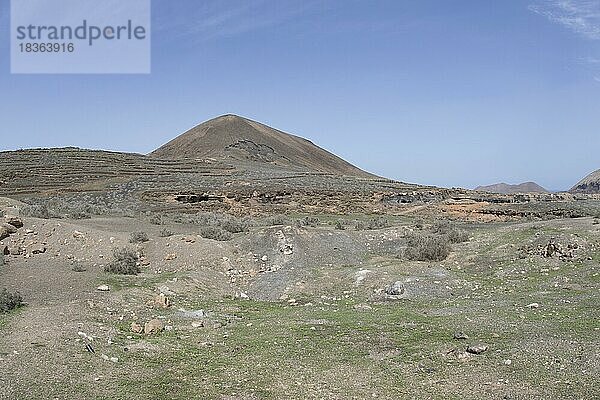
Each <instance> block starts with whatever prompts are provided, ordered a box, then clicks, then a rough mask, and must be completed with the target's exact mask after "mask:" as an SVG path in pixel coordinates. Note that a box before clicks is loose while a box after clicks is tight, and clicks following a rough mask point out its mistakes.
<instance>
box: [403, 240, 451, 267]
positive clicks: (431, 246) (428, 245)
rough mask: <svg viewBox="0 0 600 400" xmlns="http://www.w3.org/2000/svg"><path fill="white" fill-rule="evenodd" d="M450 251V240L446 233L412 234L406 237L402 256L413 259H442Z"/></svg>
mask: <svg viewBox="0 0 600 400" xmlns="http://www.w3.org/2000/svg"><path fill="white" fill-rule="evenodd" d="M450 251H451V247H450V240H449V239H448V237H447V236H446V235H416V234H413V235H411V236H409V237H408V247H407V248H406V250H405V252H404V256H405V257H406V258H407V259H409V260H413V261H443V260H445V259H446V257H448V255H449V254H450Z"/></svg>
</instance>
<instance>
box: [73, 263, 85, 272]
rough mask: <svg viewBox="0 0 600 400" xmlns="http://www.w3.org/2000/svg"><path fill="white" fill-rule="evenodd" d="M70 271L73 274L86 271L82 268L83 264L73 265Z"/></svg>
mask: <svg viewBox="0 0 600 400" xmlns="http://www.w3.org/2000/svg"><path fill="white" fill-rule="evenodd" d="M71 270H72V271H73V272H85V271H87V269H86V268H85V267H84V266H83V264H82V263H79V262H77V263H75V264H73V266H72V267H71Z"/></svg>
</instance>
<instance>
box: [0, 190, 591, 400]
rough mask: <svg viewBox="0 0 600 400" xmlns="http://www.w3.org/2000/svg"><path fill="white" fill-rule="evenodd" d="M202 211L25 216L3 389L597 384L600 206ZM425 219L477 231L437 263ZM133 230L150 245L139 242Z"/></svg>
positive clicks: (95, 394)
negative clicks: (576, 210)
mask: <svg viewBox="0 0 600 400" xmlns="http://www.w3.org/2000/svg"><path fill="white" fill-rule="evenodd" d="M0 206H1V208H2V210H3V211H4V212H5V213H6V214H13V215H19V214H24V213H22V211H23V209H25V210H27V206H26V205H25V204H24V203H21V202H19V201H15V200H9V199H4V200H2V201H0ZM189 207H190V208H191V211H193V212H190V213H187V214H178V213H176V212H164V213H161V214H158V215H159V217H157V214H155V213H153V214H140V215H135V216H114V215H104V216H102V215H92V216H91V218H85V219H73V218H65V217H63V218H55V217H50V218H37V217H29V216H26V215H21V218H22V220H23V223H24V226H23V227H21V228H19V229H18V230H17V232H16V233H14V234H11V235H10V236H9V237H8V238H5V239H4V240H3V241H2V246H0V247H2V248H4V246H6V247H8V250H9V251H8V252H9V253H10V252H12V253H14V254H9V255H7V256H6V257H5V260H6V263H5V265H3V266H0V282H1V285H0V286H1V287H5V288H7V289H8V290H9V291H19V292H20V293H21V294H22V296H23V298H24V301H25V303H26V304H25V305H24V306H23V307H20V308H18V309H17V310H15V311H12V312H10V313H5V314H0V332H1V333H2V335H1V336H0V369H1V371H2V374H0V398H2V399H48V398H57V399H81V398H99V399H103V398H106V399H133V398H163V397H164V398H169V399H188V398H214V399H263V398H274V399H280V398H297V399H304V398H315V399H317V398H319V399H321V398H327V399H348V398H355V399H365V398H383V399H397V398H407V399H409V398H418V399H592V398H595V397H597V396H598V393H599V390H600V388H599V386H598V383H597V381H596V379H595V378H596V377H597V376H598V374H599V373H600V371H599V367H598V366H599V365H600V353H599V351H598V348H599V345H600V343H599V339H598V338H599V337H600V335H599V330H600V324H599V319H598V318H599V317H600V315H599V311H598V300H599V298H598V294H599V292H598V289H599V280H600V278H599V272H600V271H599V261H600V224H598V220H596V219H594V218H593V217H591V216H587V217H579V218H564V217H557V216H554V215H548V216H547V217H546V218H536V217H533V216H529V217H522V216H519V215H517V214H516V215H517V216H511V217H510V218H507V219H506V220H504V221H501V222H499V221H498V220H496V222H485V223H484V222H477V221H476V220H475V219H473V218H459V217H460V216H463V215H467V214H468V213H467V212H466V211H465V212H464V213H462V214H452V213H448V212H443V213H440V214H435V213H438V212H439V210H441V209H444V208H445V207H449V205H447V204H446V205H444V204H436V205H433V204H423V205H422V208H417V206H416V205H414V204H409V205H406V206H405V207H406V208H402V209H399V210H397V211H398V212H397V213H395V214H396V215H393V214H391V213H389V214H387V215H382V214H381V213H380V214H379V215H378V216H373V215H367V214H364V213H337V214H323V213H321V214H306V213H304V214H302V213H298V214H288V215H286V216H278V215H263V216H254V217H252V218H251V219H250V218H248V219H243V218H239V219H236V220H235V221H237V223H241V224H243V225H244V226H243V229H241V230H242V232H239V233H233V234H232V235H231V238H230V240H223V241H221V240H213V239H207V238H203V237H202V236H201V234H200V233H201V231H202V228H203V225H206V224H208V225H211V226H212V225H218V224H221V225H222V226H229V225H227V224H232V223H233V222H232V221H233V220H232V221H228V222H224V221H226V219H220V218H221V216H220V214H209V215H207V214H198V215H201V217H197V214H196V213H195V212H196V210H194V209H193V207H195V205H194V204H191V205H189ZM588 207H589V209H593V207H592V206H591V205H589V204H588ZM28 212H31V210H29V211H28ZM431 215H443V216H449V217H451V218H452V221H451V222H450V224H451V226H452V227H453V229H457V230H459V231H460V232H462V233H464V235H463V236H464V238H462V239H461V240H460V241H459V242H458V243H454V244H452V245H451V252H450V253H449V254H448V256H447V257H446V258H444V259H443V260H439V261H413V260H409V259H407V258H406V257H405V255H404V254H405V250H406V248H407V246H409V241H408V240H409V238H410V237H412V236H411V235H421V234H422V235H429V234H432V235H438V233H435V232H437V231H436V229H439V228H436V226H437V225H438V224H439V219H440V218H435V217H434V218H432V217H431ZM209 217H210V218H213V219H212V220H209ZM232 218H233V217H232ZM207 221H208V222H207ZM211 221H212V222H211ZM215 221H216V222H215ZM232 230H236V229H232ZM165 231H170V232H167V233H169V234H172V235H169V236H167V233H165ZM134 232H144V233H145V234H146V235H147V237H148V241H145V242H141V243H130V240H131V237H132V233H134ZM549 245H551V246H550V247H549ZM120 247H129V248H130V249H132V250H133V251H135V252H139V253H140V254H143V256H142V257H141V258H140V259H139V260H138V265H139V266H140V268H141V273H140V274H138V275H132V276H127V275H117V274H112V273H109V272H105V271H104V267H105V266H106V265H108V264H110V263H111V262H112V261H113V255H112V252H113V249H114V248H120ZM548 253H551V254H548ZM99 289H102V290H99ZM106 289H108V290H106ZM151 321H153V322H152V323H150V324H149V325H147V323H148V322H151ZM153 324H155V325H153ZM146 327H147V328H148V329H147V332H144V328H146ZM140 330H141V332H140Z"/></svg>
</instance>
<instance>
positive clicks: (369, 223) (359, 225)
mask: <svg viewBox="0 0 600 400" xmlns="http://www.w3.org/2000/svg"><path fill="white" fill-rule="evenodd" d="M389 226H390V222H389V221H388V220H387V218H384V217H377V218H370V219H368V220H366V221H356V224H355V225H354V228H356V230H357V231H372V230H375V229H383V228H388V227H389Z"/></svg>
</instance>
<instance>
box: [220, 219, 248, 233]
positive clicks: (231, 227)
mask: <svg viewBox="0 0 600 400" xmlns="http://www.w3.org/2000/svg"><path fill="white" fill-rule="evenodd" d="M219 226H220V227H221V228H222V229H225V230H226V231H227V232H231V233H241V232H247V231H248V230H250V221H249V220H248V219H237V218H226V219H223V220H222V221H221V222H220V223H219Z"/></svg>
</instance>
